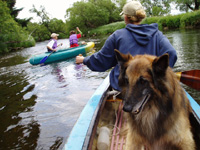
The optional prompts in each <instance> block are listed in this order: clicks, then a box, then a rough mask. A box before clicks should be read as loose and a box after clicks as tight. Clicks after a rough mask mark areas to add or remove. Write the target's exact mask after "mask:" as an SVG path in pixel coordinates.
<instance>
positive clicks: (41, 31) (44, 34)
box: [27, 5, 69, 41]
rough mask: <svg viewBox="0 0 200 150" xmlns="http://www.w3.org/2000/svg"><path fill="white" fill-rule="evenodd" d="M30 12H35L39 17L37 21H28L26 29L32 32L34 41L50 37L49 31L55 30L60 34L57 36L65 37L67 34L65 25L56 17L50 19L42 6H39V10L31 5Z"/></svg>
mask: <svg viewBox="0 0 200 150" xmlns="http://www.w3.org/2000/svg"><path fill="white" fill-rule="evenodd" d="M30 12H31V13H36V15H37V17H39V18H40V21H39V23H29V24H28V27H27V29H28V31H29V32H30V33H31V32H32V33H33V37H34V38H35V40H36V41H44V40H47V39H49V38H50V35H51V33H53V32H55V33H58V34H60V36H59V38H66V37H67V35H68V32H69V30H68V28H67V25H66V24H65V23H64V22H63V21H62V20H58V19H56V18H53V19H50V17H49V13H48V12H47V11H46V10H45V7H44V6H40V8H39V10H38V9H36V7H35V6H34V5H33V8H32V9H30Z"/></svg>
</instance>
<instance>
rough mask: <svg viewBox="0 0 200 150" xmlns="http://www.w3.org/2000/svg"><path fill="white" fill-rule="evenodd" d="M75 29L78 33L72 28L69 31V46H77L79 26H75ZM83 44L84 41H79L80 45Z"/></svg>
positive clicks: (79, 35)
mask: <svg viewBox="0 0 200 150" xmlns="http://www.w3.org/2000/svg"><path fill="white" fill-rule="evenodd" d="M76 30H77V31H78V32H79V34H76V32H75V31H74V30H72V31H70V36H69V42H70V48H72V47H78V46H79V44H78V39H79V38H81V36H82V34H83V33H82V32H81V30H80V29H79V27H76ZM82 44H85V42H81V45H82Z"/></svg>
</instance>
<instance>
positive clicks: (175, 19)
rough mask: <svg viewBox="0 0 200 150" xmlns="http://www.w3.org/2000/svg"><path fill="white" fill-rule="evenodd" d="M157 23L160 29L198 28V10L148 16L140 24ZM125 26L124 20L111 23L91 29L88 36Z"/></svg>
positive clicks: (199, 22) (108, 32) (199, 14)
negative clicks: (178, 13)
mask: <svg viewBox="0 0 200 150" xmlns="http://www.w3.org/2000/svg"><path fill="white" fill-rule="evenodd" d="M151 23H158V27H159V29H160V30H166V29H179V28H199V27H200V10H198V11H194V12H189V13H184V14H180V15H173V16H172V15H168V16H162V17H149V18H146V19H145V20H143V22H142V24H151ZM124 27H125V23H124V21H120V22H115V23H111V24H108V25H104V26H101V27H98V28H96V29H93V30H91V31H89V32H88V35H89V36H94V35H106V34H111V33H113V32H114V31H115V30H117V29H121V28H124Z"/></svg>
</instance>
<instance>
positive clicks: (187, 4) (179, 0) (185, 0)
mask: <svg viewBox="0 0 200 150" xmlns="http://www.w3.org/2000/svg"><path fill="white" fill-rule="evenodd" d="M172 1H174V2H175V3H176V4H177V6H176V8H178V9H179V10H181V11H186V12H188V10H192V11H195V10H199V6H200V0H172Z"/></svg>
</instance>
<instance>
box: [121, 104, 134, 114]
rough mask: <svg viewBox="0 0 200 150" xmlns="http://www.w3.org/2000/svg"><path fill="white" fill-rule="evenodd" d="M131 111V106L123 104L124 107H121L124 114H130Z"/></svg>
mask: <svg viewBox="0 0 200 150" xmlns="http://www.w3.org/2000/svg"><path fill="white" fill-rule="evenodd" d="M132 109H133V107H132V106H131V105H127V104H124V106H123V111H125V112H131V111H132Z"/></svg>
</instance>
